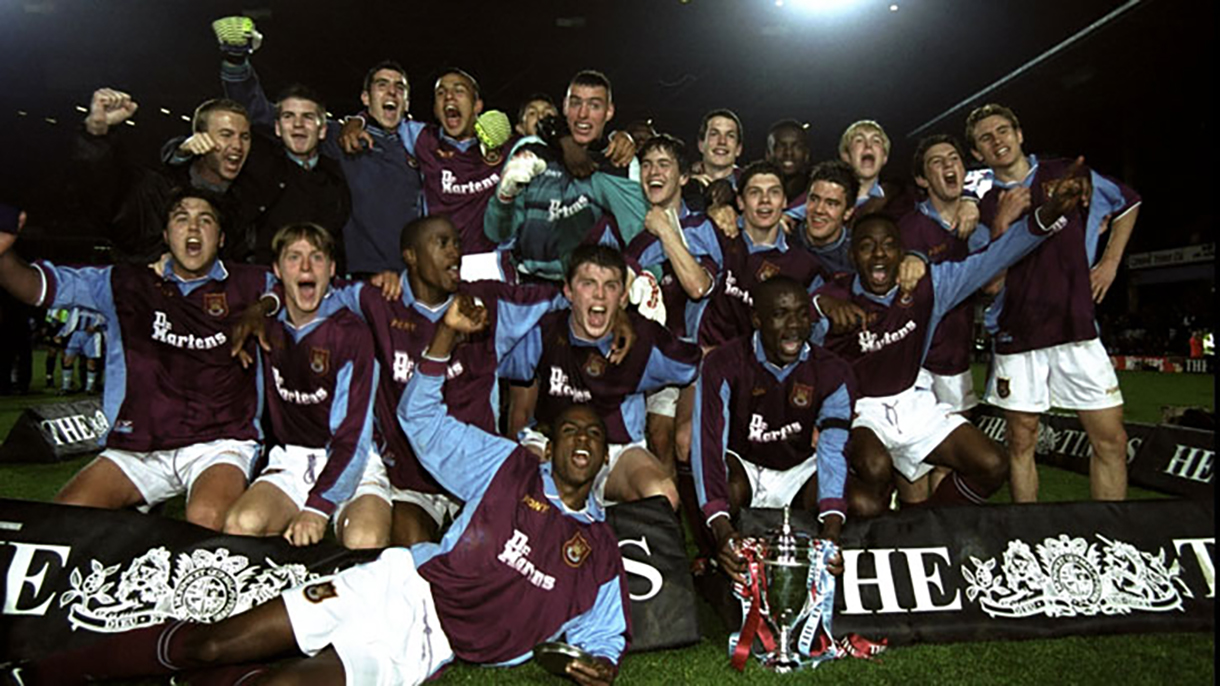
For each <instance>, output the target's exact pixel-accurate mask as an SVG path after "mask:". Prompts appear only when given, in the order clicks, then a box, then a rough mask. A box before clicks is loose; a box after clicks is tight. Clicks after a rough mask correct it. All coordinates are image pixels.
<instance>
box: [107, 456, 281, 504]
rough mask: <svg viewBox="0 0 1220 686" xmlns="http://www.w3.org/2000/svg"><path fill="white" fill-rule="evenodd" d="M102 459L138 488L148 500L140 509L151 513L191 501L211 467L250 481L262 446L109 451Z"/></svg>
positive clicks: (145, 499) (145, 500)
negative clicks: (177, 499)
mask: <svg viewBox="0 0 1220 686" xmlns="http://www.w3.org/2000/svg"><path fill="white" fill-rule="evenodd" d="M99 457H104V458H106V459H107V460H110V461H111V462H113V463H114V464H115V465H117V466H118V468H119V469H120V470H122V471H123V474H125V475H126V476H127V478H128V479H129V480H131V483H133V484H135V487H136V489H137V490H138V491H140V495H142V496H144V505H143V506H141V508H140V509H142V510H145V511H147V509H148V508H150V507H152V506H153V505H156V504H157V503H160V502H162V501H165V500H169V499H170V498H173V497H174V496H176V495H181V494H182V493H186V494H187V500H190V493H191V489H192V488H193V487H194V485H195V480H196V479H198V478H199V475H200V474H203V473H204V472H205V471H207V469H208V468H209V467H214V466H216V465H218V464H231V465H233V466H235V467H237V468H238V469H240V470H241V471H242V473H243V474H245V475H246V478H247V479H248V478H249V477H250V470H251V468H252V466H253V464H254V461H255V459H256V458H257V457H258V443H255V442H254V441H236V440H233V439H231V438H221V439H217V440H215V441H209V442H207V443H196V444H194V445H188V446H185V447H182V448H178V449H176V450H154V451H152V452H147V453H137V452H132V451H130V450H117V449H115V448H107V449H106V450H104V451H102V454H101V455H100V456H99Z"/></svg>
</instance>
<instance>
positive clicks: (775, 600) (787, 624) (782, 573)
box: [763, 507, 813, 672]
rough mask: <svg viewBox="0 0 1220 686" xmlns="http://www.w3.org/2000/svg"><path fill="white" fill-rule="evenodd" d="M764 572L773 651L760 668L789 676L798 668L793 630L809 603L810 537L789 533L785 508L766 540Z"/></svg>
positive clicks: (790, 530) (789, 526) (786, 509)
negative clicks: (773, 632)
mask: <svg viewBox="0 0 1220 686" xmlns="http://www.w3.org/2000/svg"><path fill="white" fill-rule="evenodd" d="M765 541H766V542H765V545H764V548H763V572H764V574H766V576H767V608H768V612H769V614H770V617H771V623H772V624H773V626H774V628H775V630H776V633H777V634H778V635H777V636H776V639H775V643H776V645H775V650H774V651H773V652H772V653H770V654H769V655H767V656H766V657H765V658H764V659H763V666H765V667H766V668H767V669H770V670H772V671H775V672H791V671H793V670H795V669H797V668H799V667H800V664H801V663H800V657H799V654H798V653H797V652H796V650H795V648H794V646H793V630H794V629H795V626H796V624H797V622H798V620H799V619H800V618H801V616H802V614H803V610H804V609H805V604H806V603H808V602H809V566H810V563H809V559H810V550H812V548H813V537H812V536H810V535H809V534H806V533H801V532H794V531H792V526H791V524H790V522H789V512H788V508H787V507H784V523H783V526H782V528H781V529H780V530H779V532H778V533H775V534H773V535H771V536H768V537H767V538H766V539H765Z"/></svg>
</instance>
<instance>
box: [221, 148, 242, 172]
mask: <svg viewBox="0 0 1220 686" xmlns="http://www.w3.org/2000/svg"><path fill="white" fill-rule="evenodd" d="M245 162H246V156H245V154H243V153H242V151H241V150H229V151H228V152H226V153H224V155H222V156H221V158H220V169H221V171H222V172H223V173H224V175H225V176H226V177H228V178H233V177H234V176H237V174H238V173H239V172H240V171H241V168H242V165H243V164H245Z"/></svg>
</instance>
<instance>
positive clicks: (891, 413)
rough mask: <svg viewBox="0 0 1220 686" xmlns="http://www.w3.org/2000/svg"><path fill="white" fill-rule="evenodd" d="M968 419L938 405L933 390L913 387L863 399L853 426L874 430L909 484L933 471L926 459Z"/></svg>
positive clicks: (918, 385) (949, 408) (947, 407)
mask: <svg viewBox="0 0 1220 686" xmlns="http://www.w3.org/2000/svg"><path fill="white" fill-rule="evenodd" d="M965 423H967V422H966V418H965V417H962V416H961V415H960V414H957V413H956V412H954V410H953V408H952V407H950V406H949V405H946V404H944V403H938V402H936V396H934V395H932V389H931V388H927V387H921V386H920V384H919V383H918V382H917V383H916V384H915V385H914V386H912V387H910V388H908V389H907V390H905V391H903V392H901V393H898V394H897V395H891V396H885V397H881V398H860V399H859V400H857V401H856V418H855V419H854V420H852V423H851V426H852V428H853V429H855V428H866V429H871V430H872V432H873V433H874V434H876V435H877V438H878V439H880V440H881V443H882V445H884V446H885V449H886V450H888V451H889V453H890V459H892V460H893V461H894V468H895V469H897V470H898V472H899V473H901V474H902V475H903V476H904V477H906V478H907V479H908V480H910V481H914V480H916V479H918V478H919V477H921V476H923V475H924V474H927V473H928V472H930V471H932V465H930V464H928V463H926V462H924V458H926V457H927V456H928V455H930V454H931V453H932V451H933V450H935V449H936V446H938V445H940V444H941V442H942V441H944V440H945V439H946V438H948V437H949V434H951V433H953V431H954V429H956V428H957V427H959V426H961V425H962V424H965Z"/></svg>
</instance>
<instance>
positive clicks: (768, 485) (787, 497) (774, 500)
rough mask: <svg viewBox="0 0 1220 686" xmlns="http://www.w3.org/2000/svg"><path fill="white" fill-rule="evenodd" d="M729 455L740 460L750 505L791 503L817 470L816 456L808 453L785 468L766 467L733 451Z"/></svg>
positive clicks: (782, 504) (772, 505)
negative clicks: (806, 457) (746, 483)
mask: <svg viewBox="0 0 1220 686" xmlns="http://www.w3.org/2000/svg"><path fill="white" fill-rule="evenodd" d="M728 454H729V455H732V456H733V457H736V458H737V460H738V461H739V462H741V467H742V469H743V470H744V471H745V473H746V478H747V479H749V480H750V494H751V497H750V505H749V506H750V507H774V508H780V507H783V506H785V505H791V504H792V500H793V498H795V497H796V496H797V494H798V493H800V492H801V488H802V487H803V486H804V485H805V483H806V482H807V481H809V477H811V476H813V475H814V474H817V472H818V456H817V455H816V454H814V455H810V456H809V459H807V460H805V461H804V462H802V463H800V464H798V465H796V466H795V467H790V468H788V469H785V470H782V471H781V470H778V469H768V468H766V467H762V466H759V465H756V464H754V463H753V462H750V461H749V460H746V459H744V458H742V457H741V456H740V455H738V454H737V453H735V452H733V451H731V450H730V451H728Z"/></svg>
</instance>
